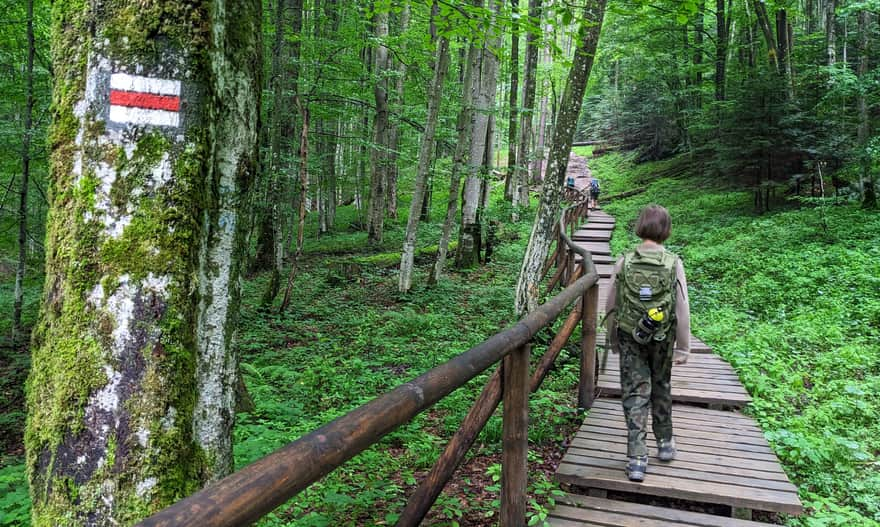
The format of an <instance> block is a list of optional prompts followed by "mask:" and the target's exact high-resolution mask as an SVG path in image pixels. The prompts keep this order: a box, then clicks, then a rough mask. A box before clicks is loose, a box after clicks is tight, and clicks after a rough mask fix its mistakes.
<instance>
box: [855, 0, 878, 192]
mask: <svg viewBox="0 0 880 527" xmlns="http://www.w3.org/2000/svg"><path fill="white" fill-rule="evenodd" d="M870 59H871V12H870V11H868V10H867V9H862V10H861V11H859V69H858V74H859V81H860V84H861V86H859V96H858V108H859V127H858V137H857V140H858V145H859V149H860V152H859V165H860V172H859V188H860V189H861V192H862V201H863V203H864V205H865V207H867V208H876V207H877V193H876V190H875V187H874V178H873V177H872V176H871V164H872V159H871V153H870V151H869V150H868V140H869V137H870V126H871V122H870V119H869V116H868V97H867V92H868V89H869V88H868V67H869V63H870Z"/></svg>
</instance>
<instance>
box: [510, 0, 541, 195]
mask: <svg viewBox="0 0 880 527" xmlns="http://www.w3.org/2000/svg"><path fill="white" fill-rule="evenodd" d="M529 26H530V27H531V28H537V27H541V0H529ZM539 43H540V35H536V34H535V32H534V30H531V31H529V32H528V34H527V35H526V61H525V70H524V71H523V96H522V111H521V112H520V120H519V142H518V143H517V152H516V165H515V169H516V171H515V172H514V178H513V205H514V206H520V207H528V206H529V164H530V162H531V160H530V159H529V157H530V156H529V151H530V147H531V144H532V120H533V118H534V113H535V85H536V84H537V75H538V44H539Z"/></svg>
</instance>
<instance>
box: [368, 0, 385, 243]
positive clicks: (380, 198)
mask: <svg viewBox="0 0 880 527" xmlns="http://www.w3.org/2000/svg"><path fill="white" fill-rule="evenodd" d="M373 27H374V32H375V36H376V40H377V45H376V47H375V49H374V50H373V73H374V74H375V76H376V80H375V84H374V85H373V97H374V99H375V101H376V115H375V117H374V118H373V143H374V146H373V151H372V154H371V158H370V160H371V165H372V172H371V173H370V203H369V206H368V209H367V239H368V240H369V242H370V243H371V244H377V243H380V242H381V241H382V234H383V231H384V228H385V200H386V199H387V192H388V170H389V163H390V161H389V155H388V150H389V142H390V139H391V138H390V132H391V130H390V127H391V123H390V121H389V118H388V112H389V109H388V91H389V88H390V85H389V70H390V69H391V61H390V57H389V53H388V47H387V46H386V42H385V41H386V40H387V38H388V11H387V9H382V8H379V9H377V10H376V12H375V14H374V15H373Z"/></svg>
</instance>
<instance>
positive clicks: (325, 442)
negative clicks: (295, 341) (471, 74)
mask: <svg viewBox="0 0 880 527" xmlns="http://www.w3.org/2000/svg"><path fill="white" fill-rule="evenodd" d="M586 213H587V208H586V204H585V202H584V203H578V204H575V205H573V206H571V207H568V208H567V209H565V211H564V212H563V213H562V215H561V217H560V222H559V226H558V229H559V235H558V238H557V244H556V245H557V248H556V251H555V253H554V256H553V257H551V258H550V259H549V260H548V261H549V265H548V267H547V269H546V270H545V273H544V275H545V276H546V274H547V271H549V268H550V267H552V264H553V262H554V261H556V263H557V264H558V267H560V269H562V270H558V271H557V273H556V275H555V276H554V279H553V280H552V281H551V282H550V284H548V292H549V291H550V290H552V289H553V288H554V287H556V285H558V284H560V283H565V284H567V287H565V288H564V289H563V290H562V291H561V292H559V293H558V294H557V295H555V296H553V297H552V298H551V299H550V300H548V301H547V302H546V303H544V304H543V305H541V306H540V307H539V308H538V309H536V310H535V311H534V312H532V313H530V314H528V315H527V316H526V317H524V318H523V319H522V320H520V321H519V322H517V323H516V324H515V325H514V326H512V327H510V328H507V329H505V330H503V331H501V332H499V333H496V334H495V335H493V336H491V337H489V338H488V339H487V340H485V341H483V342H482V343H480V344H478V345H476V346H474V347H473V348H471V349H469V350H468V351H466V352H464V353H462V354H460V355H458V356H456V357H454V358H453V359H451V360H449V361H447V362H445V363H443V364H441V365H439V366H437V367H435V368H433V369H432V370H430V371H428V372H426V373H424V374H422V375H420V376H419V377H416V378H415V379H413V380H411V381H409V382H407V383H404V384H402V385H400V386H398V387H397V388H395V389H393V390H391V391H389V392H387V393H385V394H383V395H381V396H379V397H377V398H376V399H374V400H372V401H371V402H369V403H367V404H365V405H363V406H360V407H358V408H356V409H354V410H352V411H351V412H349V413H347V414H345V415H344V416H342V417H339V418H338V419H336V420H334V421H332V422H330V423H328V424H326V425H324V426H322V427H320V428H318V429H317V430H315V431H313V432H311V433H309V434H308V435H305V436H303V437H301V438H299V439H297V440H296V441H294V442H292V443H290V444H288V445H287V446H285V447H283V448H281V449H279V450H276V451H275V452H273V453H271V454H269V455H268V456H266V457H264V458H262V459H259V460H257V461H255V462H254V463H252V464H250V465H248V466H246V467H244V468H243V469H241V470H239V471H238V472H235V473H234V474H231V475H230V476H228V477H226V478H224V479H222V480H220V481H218V482H216V483H214V484H212V485H210V486H208V487H206V488H204V489H203V490H201V491H199V492H197V493H196V494H193V495H192V496H190V497H188V498H185V499H183V500H181V501H179V502H178V503H176V504H174V505H172V506H170V507H168V508H166V509H164V510H162V511H160V512H158V513H156V514H155V515H153V516H151V517H150V518H147V519H146V520H143V521H142V522H141V523H139V524H138V525H139V526H143V527H159V526H169V527H170V526H176V527H182V526H193V527H196V526H197V527H209V526H216V527H220V526H230V527H231V526H240V525H248V524H251V523H253V522H255V521H257V520H258V519H260V518H261V517H263V516H264V515H266V514H268V513H269V512H271V511H272V510H273V509H275V508H276V507H278V506H279V505H281V504H283V503H284V502H285V501H287V500H288V499H290V498H291V497H293V496H295V495H296V494H297V493H299V492H300V491H302V490H303V489H305V488H307V487H308V486H309V485H311V484H312V483H314V482H315V481H318V480H319V479H321V478H322V477H323V476H325V475H326V474H328V473H329V472H331V471H332V470H333V469H335V468H336V467H338V466H340V465H342V464H343V463H345V462H346V461H347V460H349V459H351V458H352V457H354V456H355V455H357V454H358V453H360V452H362V451H363V450H365V449H366V448H368V447H370V446H372V445H374V444H375V443H377V442H378V441H379V440H381V439H382V437H384V436H385V435H387V434H388V433H390V432H391V431H393V430H394V429H396V428H397V427H398V426H400V425H402V424H404V423H406V422H408V421H410V420H411V419H412V418H413V417H414V416H416V415H417V414H418V413H420V412H422V411H423V410H425V409H427V408H430V407H431V406H432V405H434V404H435V403H436V402H437V401H439V400H441V399H442V398H443V397H445V396H446V395H448V394H449V393H451V392H452V391H453V390H455V389H457V388H459V387H461V386H463V385H464V384H466V383H467V382H468V381H470V380H471V379H473V378H474V377H476V376H477V375H479V374H481V373H483V372H484V371H486V370H487V369H489V368H490V367H491V366H492V365H494V364H497V363H499V362H503V366H501V367H499V368H498V369H496V370H495V372H494V373H493V374H492V375H491V376H490V378H489V381H488V382H487V383H486V385H485V387H484V388H483V391H482V393H481V394H480V396H479V397H478V398H477V400H476V402H475V403H474V405H473V406H472V408H471V410H470V412H469V413H468V415H467V417H465V419H464V421H463V422H462V425H461V427H460V428H459V430H458V431H457V432H456V434H455V435H454V436H453V438H452V440H451V441H450V443H449V444H448V445H447V447H446V450H445V451H444V452H443V454H442V455H441V456H440V457H439V458H438V460H437V462H436V463H435V465H434V467H433V468H432V470H431V472H430V473H429V475H428V476H427V477H426V478H425V480H424V481H423V482H422V484H421V485H420V487H419V488H418V489H417V490H416V492H415V493H414V494H413V495H412V496H411V497H410V500H409V502H408V503H407V506H406V508H405V509H404V511H403V513H402V514H401V516H400V518H399V520H398V522H397V525H398V526H411V525H418V524H419V523H420V522H421V521H422V519H423V518H424V516H425V514H427V512H428V510H429V509H430V507H431V505H432V504H433V503H434V501H435V500H436V498H437V496H438V495H439V494H440V491H441V490H442V489H443V487H444V486H445V484H446V482H447V481H448V480H449V478H450V477H451V476H452V474H453V473H454V471H455V469H456V468H457V467H458V465H459V464H460V462H461V460H462V459H463V458H464V455H465V454H466V453H467V451H468V449H469V448H470V446H471V445H472V444H473V442H474V440H475V439H476V437H477V435H478V434H479V432H480V430H482V428H483V426H484V425H485V424H486V422H487V421H488V419H489V417H490V416H491V415H492V413H493V412H494V411H495V409H496V408H497V406H498V404H499V402H500V401H501V400H503V401H504V411H503V425H502V426H503V432H502V434H503V439H502V443H503V453H502V474H501V511H500V519H501V525H502V526H503V527H507V526H513V525H525V512H526V507H525V503H526V476H527V473H528V466H527V454H528V394H529V393H530V392H532V391H534V390H536V389H537V388H538V387H539V386H540V384H541V382H542V381H543V379H544V377H545V376H546V374H547V372H548V371H549V370H550V368H551V366H552V365H553V363H554V361H555V359H556V357H557V356H558V354H559V352H560V351H561V350H562V347H563V346H564V345H565V343H566V342H567V341H568V339H569V337H570V336H571V334H572V333H573V331H574V329H575V327H576V326H577V324H578V322H580V323H581V324H582V332H581V333H582V341H581V350H582V353H581V377H580V382H579V388H578V402H579V405H580V406H581V407H583V408H588V407H589V406H590V405H591V404H592V399H593V395H594V392H595V386H596V373H595V365H596V356H595V349H596V347H595V343H596V309H597V307H596V306H597V300H598V275H597V274H596V271H595V266H594V265H593V262H592V259H591V257H590V254H589V253H588V252H587V251H584V250H583V249H581V248H579V247H577V246H576V245H574V244H573V243H572V242H571V239H570V238H569V236H568V235H566V229H567V228H572V227H573V222H577V221H580V219H582V217H583V216H585V215H586ZM575 255H579V256H580V258H581V263H580V264H577V263H576V261H575V259H576V258H575ZM563 268H564V269H563ZM584 269H586V272H584ZM572 305H574V306H573V309H572V310H571V312H570V313H569V315H568V317H567V318H566V320H565V322H564V323H563V324H562V327H561V328H560V330H559V332H558V333H557V334H556V336H555V337H554V339H553V340H552V341H551V343H550V345H549V346H548V348H547V350H546V351H545V352H544V355H543V356H542V357H541V359H540V361H539V362H538V365H537V366H536V368H535V371H534V372H533V373H532V374H531V376H530V375H529V355H530V353H531V341H532V339H533V337H534V336H535V335H536V334H537V333H538V332H539V331H541V330H542V329H543V328H546V327H549V326H551V325H552V324H553V322H554V321H555V320H556V319H557V318H558V317H559V315H561V314H562V313H563V312H564V311H565V310H566V309H567V308H568V307H570V306H572ZM584 306H585V307H584ZM502 368H503V371H504V375H502V374H501V372H502Z"/></svg>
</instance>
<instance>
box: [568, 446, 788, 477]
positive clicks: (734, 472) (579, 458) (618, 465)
mask: <svg viewBox="0 0 880 527" xmlns="http://www.w3.org/2000/svg"><path fill="white" fill-rule="evenodd" d="M597 459H606V460H607V461H608V462H609V463H614V466H613V467H612V468H614V469H615V470H620V471H621V472H622V471H623V467H624V463H625V461H624V457H623V456H622V455H620V454H609V453H607V452H588V451H579V452H572V453H570V454H566V456H565V458H563V462H565V463H571V464H572V465H587V464H589V463H591V462H596V460H597ZM674 463H675V466H676V467H678V468H680V469H685V470H694V471H700V472H711V471H713V470H714V471H717V470H718V467H717V466H715V465H712V464H711V463H700V462H697V461H684V460H681V459H676V460H675V461H674ZM658 465H666V462H664V461H659V460H657V458H656V457H655V458H654V460H653V461H651V463H650V467H649V472H650V469H651V468H653V467H655V466H658ZM724 473H725V474H729V475H731V476H741V477H744V478H754V479H762V480H765V481H788V477H786V475H785V473H783V472H767V471H761V470H752V469H748V468H742V467H725V468H724Z"/></svg>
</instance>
